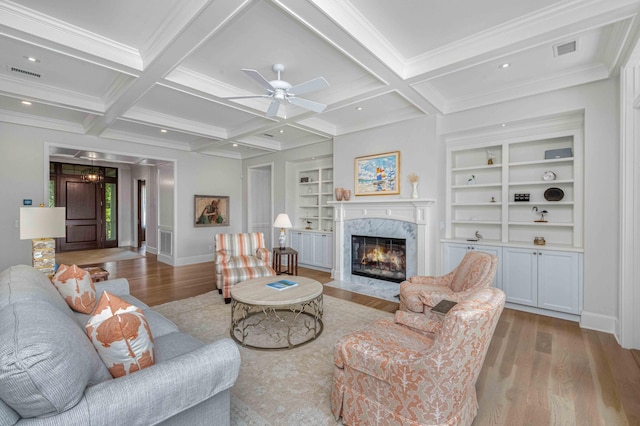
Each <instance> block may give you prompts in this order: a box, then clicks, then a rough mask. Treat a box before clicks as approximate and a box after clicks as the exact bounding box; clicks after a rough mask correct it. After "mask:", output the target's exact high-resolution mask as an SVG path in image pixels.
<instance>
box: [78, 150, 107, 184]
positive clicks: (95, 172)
mask: <svg viewBox="0 0 640 426" xmlns="http://www.w3.org/2000/svg"><path fill="white" fill-rule="evenodd" d="M94 155H95V154H94ZM81 177H82V180H83V181H85V182H89V183H96V184H97V183H102V182H103V181H104V170H103V169H102V168H101V167H94V166H93V158H91V167H88V168H86V169H84V170H83V171H82V175H81Z"/></svg>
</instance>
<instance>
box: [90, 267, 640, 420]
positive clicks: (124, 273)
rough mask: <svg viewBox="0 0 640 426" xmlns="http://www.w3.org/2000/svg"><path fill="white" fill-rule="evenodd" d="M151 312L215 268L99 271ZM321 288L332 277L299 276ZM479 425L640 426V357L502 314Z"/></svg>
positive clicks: (209, 280) (563, 325)
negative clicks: (125, 284) (123, 284)
mask: <svg viewBox="0 0 640 426" xmlns="http://www.w3.org/2000/svg"><path fill="white" fill-rule="evenodd" d="M98 266H102V267H103V268H105V269H107V270H108V271H109V272H110V276H109V278H119V277H124V278H127V279H128V280H129V283H130V286H131V293H132V294H133V295H134V296H136V297H138V298H139V299H141V300H142V301H144V302H145V303H147V304H149V305H151V306H153V305H157V304H161V303H165V302H169V301H173V300H179V299H183V298H187V297H192V296H196V295H199V294H203V293H206V292H209V291H212V290H214V289H215V268H214V264H213V262H207V263H201V264H197V265H188V266H179V267H172V266H169V265H166V264H163V263H159V262H157V260H156V256H154V255H146V257H145V258H142V259H131V260H122V261H118V262H106V263H102V264H98ZM299 273H300V275H304V276H307V277H310V278H313V279H316V280H318V281H320V282H322V283H325V282H328V281H330V279H331V278H330V276H329V274H328V273H323V272H318V271H315V270H311V269H305V268H300V271H299ZM325 294H327V295H330V296H334V297H339V298H342V299H345V300H349V301H352V302H354V303H359V304H362V305H366V306H370V307H372V308H376V309H381V310H384V311H387V312H395V311H396V310H397V309H398V304H397V303H393V302H388V301H386V300H380V299H376V298H373V297H368V296H364V295H360V294H355V293H351V292H348V291H345V290H341V289H336V288H331V287H325ZM476 388H477V391H478V402H479V404H480V407H481V409H480V412H479V414H478V416H477V417H476V419H475V421H474V423H473V424H474V425H536V426H537V425H640V351H636V350H626V349H622V348H621V347H620V345H618V343H617V342H616V340H615V338H614V337H613V336H612V335H610V334H607V333H601V332H597V331H591V330H585V329H581V328H580V327H579V326H578V324H577V323H574V322H570V321H565V320H560V319H555V318H550V317H545V316H540V315H534V314H529V313H526V312H521V311H515V310H511V309H505V310H504V312H503V314H502V317H501V318H500V321H499V323H498V327H497V329H496V331H495V334H494V337H493V340H492V342H491V346H490V348H489V352H488V354H487V358H486V360H485V363H484V366H483V368H482V371H481V373H480V376H479V378H478V382H477V386H476Z"/></svg>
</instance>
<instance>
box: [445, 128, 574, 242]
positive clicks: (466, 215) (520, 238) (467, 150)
mask: <svg viewBox="0 0 640 426" xmlns="http://www.w3.org/2000/svg"><path fill="white" fill-rule="evenodd" d="M561 127H563V128H561V129H558V130H553V129H552V130H549V129H544V128H540V129H539V132H537V134H536V132H530V133H531V134H530V135H529V136H523V135H522V134H519V135H515V136H514V135H509V134H508V133H505V135H502V136H501V135H496V137H495V139H494V140H487V138H486V137H484V138H480V139H483V140H482V141H481V142H475V141H473V140H472V138H468V139H467V140H465V141H464V143H462V142H461V143H451V144H449V145H448V147H447V167H448V173H447V179H448V183H447V192H448V203H447V231H446V232H447V239H452V240H466V239H470V238H475V234H476V231H477V232H478V233H479V234H480V235H482V237H483V238H484V239H486V240H489V241H494V242H503V243H523V244H531V243H532V242H533V239H534V237H539V236H542V237H545V240H546V241H547V244H552V245H558V246H565V247H582V216H583V214H582V205H583V203H582V193H583V192H582V191H583V188H582V131H581V127H580V126H576V127H571V126H561ZM529 130H531V129H529ZM470 139H471V140H470ZM501 139H502V140H501ZM558 149H567V150H569V152H570V153H571V154H572V155H570V156H567V157H563V158H550V159H546V158H545V153H546V152H548V151H551V150H558ZM490 157H491V159H492V160H491V161H489V158H490ZM489 163H492V164H489ZM546 172H553V173H555V176H556V178H555V179H553V180H545V179H544V178H543V175H544V174H545V173H546ZM549 188H559V189H560V190H561V191H562V193H563V194H564V196H563V198H562V199H561V200H559V201H550V200H547V199H546V198H545V191H547V190H548V189H549ZM516 194H528V195H529V201H516ZM543 210H546V212H547V213H545V215H544V219H545V220H546V222H540V221H539V220H540V219H541V217H540V214H541V212H542V211H543Z"/></svg>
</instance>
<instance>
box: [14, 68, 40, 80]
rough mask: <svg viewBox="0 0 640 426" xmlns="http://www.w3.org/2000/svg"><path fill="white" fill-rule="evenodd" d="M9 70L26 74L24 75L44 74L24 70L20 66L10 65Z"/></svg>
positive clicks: (37, 76)
mask: <svg viewBox="0 0 640 426" xmlns="http://www.w3.org/2000/svg"><path fill="white" fill-rule="evenodd" d="M9 71H11V72H17V73H20V74H24V75H28V76H30V77H35V78H41V77H42V76H41V75H40V74H38V73H37V72H33V71H27V70H23V69H22V68H18V67H11V66H10V67H9Z"/></svg>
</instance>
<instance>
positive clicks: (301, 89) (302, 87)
mask: <svg viewBox="0 0 640 426" xmlns="http://www.w3.org/2000/svg"><path fill="white" fill-rule="evenodd" d="M328 88H329V82H327V80H325V79H324V77H318V78H314V79H313V80H309V81H305V82H304V83H300V84H297V85H295V86H293V87H292V88H291V89H289V90H288V91H287V92H288V93H290V94H292V95H301V94H303V93H308V92H314V91H316V90H322V89H328Z"/></svg>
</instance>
